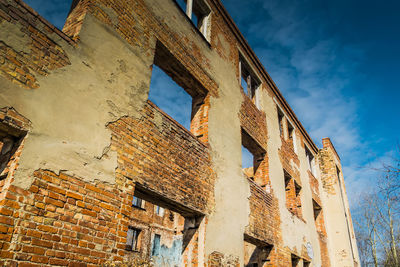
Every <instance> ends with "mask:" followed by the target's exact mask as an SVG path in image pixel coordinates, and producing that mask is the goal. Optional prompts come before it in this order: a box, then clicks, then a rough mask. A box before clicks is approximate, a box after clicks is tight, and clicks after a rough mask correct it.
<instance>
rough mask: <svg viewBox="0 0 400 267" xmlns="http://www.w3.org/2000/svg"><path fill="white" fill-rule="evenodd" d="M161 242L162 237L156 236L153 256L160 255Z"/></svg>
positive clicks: (152, 251)
mask: <svg viewBox="0 0 400 267" xmlns="http://www.w3.org/2000/svg"><path fill="white" fill-rule="evenodd" d="M160 241H161V236H160V235H157V234H155V235H154V239H153V249H152V250H151V256H158V255H160Z"/></svg>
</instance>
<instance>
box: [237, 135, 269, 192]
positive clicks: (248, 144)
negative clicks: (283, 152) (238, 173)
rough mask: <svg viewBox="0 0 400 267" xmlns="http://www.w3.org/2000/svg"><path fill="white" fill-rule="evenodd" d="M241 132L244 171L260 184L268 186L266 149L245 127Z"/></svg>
mask: <svg viewBox="0 0 400 267" xmlns="http://www.w3.org/2000/svg"><path fill="white" fill-rule="evenodd" d="M241 133H242V169H243V173H244V174H245V175H246V176H247V177H248V178H250V179H251V180H253V181H255V182H256V183H257V184H258V185H259V186H262V187H263V186H266V185H267V175H266V173H265V171H266V170H265V167H266V158H265V156H266V151H265V150H264V149H263V148H262V147H261V146H260V145H259V144H258V143H257V141H255V140H254V139H253V138H252V137H251V136H250V135H249V134H248V133H247V132H246V131H245V130H244V129H242V130H241Z"/></svg>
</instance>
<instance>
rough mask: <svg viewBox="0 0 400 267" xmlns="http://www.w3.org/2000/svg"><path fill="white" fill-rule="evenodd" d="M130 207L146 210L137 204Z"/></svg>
mask: <svg viewBox="0 0 400 267" xmlns="http://www.w3.org/2000/svg"><path fill="white" fill-rule="evenodd" d="M132 208H135V209H138V210H144V211H146V209H145V208H142V207H138V206H135V205H132Z"/></svg>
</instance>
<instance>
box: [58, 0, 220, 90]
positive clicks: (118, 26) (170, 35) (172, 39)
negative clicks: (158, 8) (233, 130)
mask: <svg viewBox="0 0 400 267" xmlns="http://www.w3.org/2000/svg"><path fill="white" fill-rule="evenodd" d="M75 4H76V6H75V8H74V9H73V10H72V12H71V14H70V15H69V16H68V18H67V21H66V26H65V27H64V30H65V31H66V32H67V33H68V34H71V35H73V38H75V39H76V38H78V35H79V32H80V27H81V25H82V21H84V18H85V16H86V14H88V13H89V14H91V15H93V16H95V17H96V18H97V19H98V20H100V21H102V22H104V23H106V24H107V25H109V26H111V27H113V28H114V30H115V31H116V32H117V33H119V34H120V36H121V37H122V38H124V39H125V40H126V41H127V42H128V43H130V44H131V45H133V46H140V47H142V48H143V49H146V50H147V49H149V48H151V47H152V43H153V42H154V41H153V40H154V39H152V38H150V37H151V36H152V37H153V36H155V37H156V38H157V39H158V40H159V41H160V42H162V43H163V45H164V46H165V47H166V48H167V49H168V51H170V52H171V53H172V54H173V56H174V57H175V58H177V59H178V60H179V61H180V62H181V63H182V64H183V65H184V67H185V68H186V69H187V70H188V71H189V72H190V73H191V74H192V75H193V76H194V78H196V80H198V81H199V82H200V83H201V84H202V86H203V87H204V88H206V89H207V90H208V91H209V92H210V94H211V96H213V97H217V96H218V85H217V83H216V82H215V81H214V80H213V79H212V78H211V76H210V75H209V74H208V73H207V72H206V71H205V70H207V69H209V68H208V61H207V60H206V57H200V58H199V57H194V56H193V55H192V51H193V47H195V48H196V47H197V46H198V44H196V42H193V41H189V40H188V39H187V38H186V37H185V36H180V35H178V34H177V33H176V31H174V30H173V29H171V28H170V27H169V26H168V25H167V24H166V23H164V22H163V21H162V20H161V19H160V18H157V17H156V16H154V14H153V13H152V11H151V9H150V8H149V7H147V6H146V4H145V2H144V1H143V0H137V1H134V2H133V3H131V4H129V5H127V4H126V1H123V0H77V1H74V5H75ZM170 4H173V3H170ZM105 8H107V9H108V10H107V12H106V11H105ZM177 8H178V7H177ZM110 12H114V13H115V15H116V17H117V18H116V19H113V18H112V17H110V15H109V14H110ZM118 15H119V16H118ZM201 39H202V38H201ZM199 41H202V42H204V40H200V37H199ZM205 45H207V44H205ZM196 49H197V48H196Z"/></svg>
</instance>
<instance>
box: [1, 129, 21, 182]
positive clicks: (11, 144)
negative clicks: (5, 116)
mask: <svg viewBox="0 0 400 267" xmlns="http://www.w3.org/2000/svg"><path fill="white" fill-rule="evenodd" d="M25 135H26V132H24V131H21V130H18V129H16V128H13V127H11V126H9V125H7V124H5V123H0V181H1V180H4V179H5V178H6V177H7V175H8V172H9V171H10V163H11V160H12V158H13V156H14V154H15V153H16V151H17V149H18V147H19V146H20V144H21V141H22V139H23V138H24V136H25ZM0 183H1V182H0Z"/></svg>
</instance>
